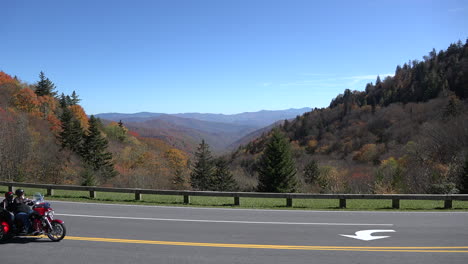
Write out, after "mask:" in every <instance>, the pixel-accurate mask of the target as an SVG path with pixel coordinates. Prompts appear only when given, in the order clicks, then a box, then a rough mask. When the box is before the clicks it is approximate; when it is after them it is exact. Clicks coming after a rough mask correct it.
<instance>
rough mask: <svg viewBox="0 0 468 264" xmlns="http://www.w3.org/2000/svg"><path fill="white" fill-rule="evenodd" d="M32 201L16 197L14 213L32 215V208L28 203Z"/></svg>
mask: <svg viewBox="0 0 468 264" xmlns="http://www.w3.org/2000/svg"><path fill="white" fill-rule="evenodd" d="M30 202H31V200H29V199H25V198H19V197H16V198H15V199H14V200H13V206H14V213H15V214H17V213H30V212H31V207H29V206H28V203H30Z"/></svg>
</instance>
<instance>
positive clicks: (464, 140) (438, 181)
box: [0, 41, 468, 193]
mask: <svg viewBox="0 0 468 264" xmlns="http://www.w3.org/2000/svg"><path fill="white" fill-rule="evenodd" d="M56 90H57V88H56V87H55V85H54V83H53V82H52V81H51V80H49V79H48V78H47V77H46V76H45V74H44V73H42V72H41V73H40V75H39V79H38V81H37V82H36V83H34V84H28V83H25V82H22V81H21V80H20V79H19V78H17V77H11V76H10V75H8V74H6V73H4V72H0V180H7V181H26V182H38V183H57V184H83V185H104V186H116V187H140V188H157V189H195V190H223V191H226V190H241V191H267V192H271V191H273V192H323V193H345V192H348V193H456V192H468V100H467V97H468V41H467V42H466V43H465V44H463V43H462V42H458V43H456V44H452V45H450V46H449V47H448V48H447V50H444V51H439V52H436V51H435V50H433V51H431V52H430V53H429V55H428V56H425V57H424V58H423V60H422V61H417V60H414V61H409V62H408V63H404V64H403V66H397V67H396V71H395V75H394V76H393V77H386V78H385V79H384V80H381V79H380V77H378V76H377V77H376V81H375V83H369V84H367V85H366V87H363V91H351V90H349V89H347V90H345V91H344V93H343V94H340V95H338V96H337V97H336V98H335V99H333V100H332V101H331V103H330V106H329V107H327V108H322V109H317V108H316V109H314V110H312V111H311V112H307V113H305V114H304V115H301V116H297V118H295V119H294V120H284V121H283V122H279V123H278V125H277V127H276V128H275V129H273V130H271V131H270V130H262V132H259V131H257V132H254V133H252V134H251V135H248V137H247V138H248V139H249V140H250V139H252V140H251V141H250V142H249V143H246V144H245V145H244V146H242V147H240V148H238V150H237V151H235V152H233V153H231V154H229V155H225V156H224V157H213V156H212V154H211V150H210V146H209V144H207V143H206V142H205V140H204V139H203V135H202V134H200V135H194V137H193V138H191V139H187V138H181V137H178V135H176V134H174V133H172V134H171V132H167V131H169V130H167V131H166V132H164V131H162V132H161V133H163V134H162V135H163V136H162V137H161V138H164V139H165V140H161V139H157V138H151V137H145V134H146V132H147V131H145V129H149V130H152V129H154V128H155V127H156V128H164V127H168V126H171V125H170V124H169V122H165V121H164V120H163V119H161V120H160V121H159V122H165V123H162V124H155V123H148V124H147V126H146V127H145V126H142V127H140V128H137V127H130V126H128V127H127V126H126V124H125V123H122V122H118V123H117V122H103V121H101V120H100V119H99V118H95V117H94V116H90V117H88V116H87V115H86V112H85V109H83V108H82V107H81V106H80V104H79V103H80V98H79V96H78V94H77V93H75V92H73V93H72V94H71V95H65V94H63V93H62V94H60V95H59V94H58V93H57V91H56ZM166 121H167V120H166ZM150 122H151V121H150ZM184 122H185V121H184ZM192 125H193V124H192ZM138 129H139V130H138ZM213 129H215V130H216V129H217V130H223V129H224V128H223V127H218V126H216V127H213ZM204 132H208V133H209V132H210V131H204ZM211 132H212V133H214V134H216V131H211ZM164 133H165V134H164ZM258 133H263V134H262V135H259V134H258ZM233 137H235V136H234V135H233ZM186 139H187V140H186ZM199 139H201V143H200V144H199V146H198V149H195V148H194V146H195V145H196V144H198V143H199V142H196V141H198V140H199ZM239 142H246V141H245V139H241V140H240V141H239ZM181 149H182V150H181ZM189 152H190V153H194V155H193V156H191V155H189V154H188V153H189ZM190 159H192V161H190Z"/></svg>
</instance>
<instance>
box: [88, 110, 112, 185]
mask: <svg viewBox="0 0 468 264" xmlns="http://www.w3.org/2000/svg"><path fill="white" fill-rule="evenodd" d="M99 125H100V124H99V121H98V119H96V118H95V117H94V115H92V116H91V117H90V118H89V126H88V131H87V133H86V135H85V136H84V141H83V148H82V152H81V156H82V158H83V160H84V162H85V163H86V164H87V165H88V166H90V168H91V169H93V170H94V171H95V172H100V173H101V174H102V175H103V177H104V178H111V177H113V176H115V174H116V173H115V171H114V164H113V163H112V153H110V152H107V144H108V142H107V140H106V139H105V138H104V137H103V136H102V135H101V131H100V130H99Z"/></svg>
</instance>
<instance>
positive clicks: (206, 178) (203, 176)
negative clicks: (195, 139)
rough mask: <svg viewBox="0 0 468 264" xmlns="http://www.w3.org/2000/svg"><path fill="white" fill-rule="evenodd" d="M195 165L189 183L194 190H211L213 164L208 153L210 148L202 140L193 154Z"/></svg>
mask: <svg viewBox="0 0 468 264" xmlns="http://www.w3.org/2000/svg"><path fill="white" fill-rule="evenodd" d="M195 158H196V161H195V165H194V168H193V170H192V173H190V183H191V185H192V188H193V189H195V190H200V191H206V190H211V189H212V186H213V182H214V181H213V177H214V172H215V168H214V162H213V157H212V155H211V152H210V146H209V145H208V144H207V143H206V142H205V140H202V142H201V143H200V145H199V147H198V149H197V152H196V153H195Z"/></svg>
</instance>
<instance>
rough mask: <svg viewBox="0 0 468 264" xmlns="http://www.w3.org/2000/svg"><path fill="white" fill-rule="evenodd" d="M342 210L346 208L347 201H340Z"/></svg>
mask: <svg viewBox="0 0 468 264" xmlns="http://www.w3.org/2000/svg"><path fill="white" fill-rule="evenodd" d="M340 208H346V199H340Z"/></svg>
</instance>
